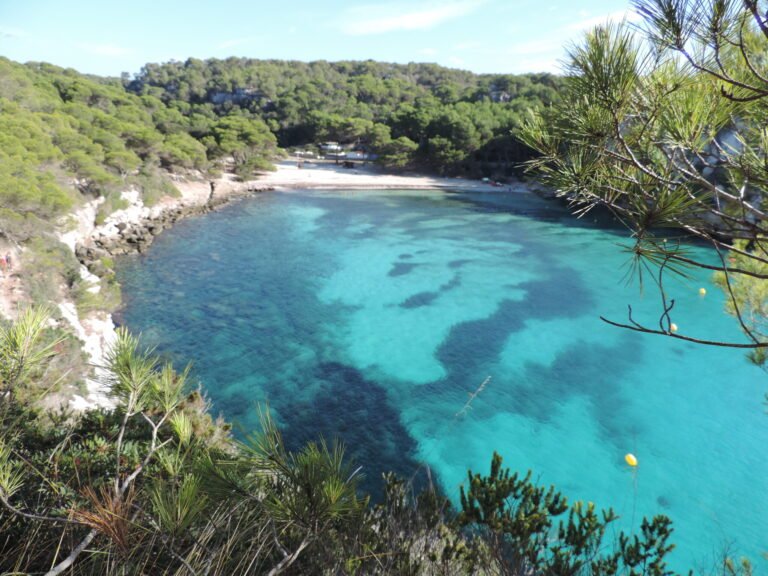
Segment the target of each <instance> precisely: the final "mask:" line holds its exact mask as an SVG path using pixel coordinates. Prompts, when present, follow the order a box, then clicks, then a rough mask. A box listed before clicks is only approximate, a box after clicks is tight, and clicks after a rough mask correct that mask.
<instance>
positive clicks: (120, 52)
mask: <svg viewBox="0 0 768 576" xmlns="http://www.w3.org/2000/svg"><path fill="white" fill-rule="evenodd" d="M77 47H78V48H80V49H81V50H83V51H85V52H87V53H88V54H92V55H94V56H112V57H119V56H128V55H129V54H133V50H131V49H130V48H124V47H123V46H118V45H117V44H91V43H86V42H80V43H78V44H77Z"/></svg>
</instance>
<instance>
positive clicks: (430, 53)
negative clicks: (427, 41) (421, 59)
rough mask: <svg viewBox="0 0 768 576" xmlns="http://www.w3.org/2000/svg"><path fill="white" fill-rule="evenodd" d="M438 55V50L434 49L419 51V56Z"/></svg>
mask: <svg viewBox="0 0 768 576" xmlns="http://www.w3.org/2000/svg"><path fill="white" fill-rule="evenodd" d="M438 53H439V50H437V49H435V48H422V49H421V50H419V54H423V55H424V56H436V55H437V54H438Z"/></svg>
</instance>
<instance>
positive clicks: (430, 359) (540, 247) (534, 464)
mask: <svg viewBox="0 0 768 576" xmlns="http://www.w3.org/2000/svg"><path fill="white" fill-rule="evenodd" d="M622 243H623V244H626V243H627V242H626V240H625V235H624V234H623V233H622V232H621V231H619V230H615V229H612V228H611V227H610V225H608V224H607V223H601V222H594V221H593V219H592V218H588V219H587V221H577V220H575V219H573V218H572V217H571V216H570V215H568V214H567V213H566V212H565V211H564V210H562V209H560V208H559V207H557V206H556V205H555V204H553V203H548V202H545V201H542V200H540V199H538V198H536V197H533V196H528V195H508V194H497V195H479V194H473V195H471V196H470V195H462V194H458V193H455V194H454V193H445V192H394V191H388V192H380V191H379V192H362V191H355V192H319V193H310V192H295V193H289V194H280V193H266V194H261V195H259V196H257V197H254V198H252V199H249V200H245V201H242V202H238V203H235V204H232V205H230V206H228V207H227V208H225V209H223V210H220V211H218V212H215V213H212V214H209V215H207V216H205V217H204V218H195V219H189V220H185V221H183V222H180V223H178V224H177V225H176V226H175V227H174V228H173V229H172V230H170V231H168V232H165V233H163V234H162V235H161V236H159V237H158V238H157V239H156V241H155V243H154V244H153V246H152V248H151V250H150V251H149V253H147V254H145V255H141V256H136V257H128V258H125V259H123V260H121V261H120V262H119V264H118V275H119V278H120V281H121V283H122V284H123V290H124V300H125V307H124V310H123V312H122V318H123V321H124V323H125V324H126V325H127V326H128V327H129V328H131V329H132V330H133V331H135V332H141V333H142V337H143V339H144V341H145V342H146V343H147V344H150V345H155V346H157V347H158V349H159V351H160V352H161V353H163V354H165V355H167V356H169V357H170V358H172V359H173V360H174V362H176V363H177V364H179V365H183V364H184V363H186V362H189V361H192V362H194V374H195V376H196V377H197V378H198V379H199V380H200V381H201V382H202V385H203V387H204V388H205V390H206V391H207V392H208V394H209V396H210V398H211V399H212V400H213V403H214V408H215V410H216V411H220V412H221V413H223V415H224V416H225V417H227V418H228V419H230V420H234V421H236V422H237V423H239V425H240V426H242V428H243V429H244V430H248V429H249V428H252V427H253V426H255V424H256V422H257V417H256V408H255V406H256V404H257V403H258V402H263V401H268V402H269V405H270V408H271V409H272V410H273V412H274V414H275V416H276V418H277V420H278V422H279V423H280V424H281V426H282V427H283V430H284V433H285V436H286V438H287V440H288V441H289V443H290V444H291V445H293V446H298V445H300V444H301V443H302V442H304V441H306V440H309V439H312V438H315V437H317V436H318V435H320V434H322V435H324V436H325V437H327V438H332V437H335V436H338V437H340V438H342V439H343V440H344V442H345V443H346V445H347V452H348V454H349V455H350V456H351V457H352V458H353V459H354V460H355V461H356V462H357V463H358V464H361V465H362V466H363V470H364V472H365V474H366V478H367V487H370V488H371V489H374V490H375V489H376V488H377V487H379V486H380V481H379V478H380V474H381V472H382V471H385V470H395V471H397V472H398V473H399V474H401V475H404V476H411V475H413V474H415V473H416V471H417V468H418V466H419V463H422V462H423V463H425V464H427V465H428V466H429V467H430V469H431V471H432V472H433V476H434V477H436V478H437V479H438V481H439V483H440V485H441V486H442V488H443V489H444V491H445V492H446V493H447V494H448V495H450V496H451V497H452V498H454V499H455V500H457V499H458V486H459V485H460V484H461V483H462V482H465V481H466V472H467V469H469V468H471V469H472V470H474V471H476V472H483V473H487V471H488V469H489V464H490V459H491V455H492V454H493V451H494V450H495V451H498V452H499V453H500V454H501V455H502V456H503V457H504V463H505V465H507V466H509V467H510V468H512V469H513V470H520V471H525V470H528V469H532V470H533V471H534V474H535V478H537V479H538V480H539V481H540V482H541V483H544V484H550V483H552V484H555V485H556V486H557V488H558V489H559V490H561V491H562V492H564V493H565V494H566V495H567V496H568V497H569V499H570V500H577V499H578V500H586V501H592V502H595V503H596V504H597V505H598V506H600V507H613V508H614V509H615V510H616V512H617V513H618V514H620V516H621V520H620V522H619V523H618V524H617V528H622V529H625V530H638V529H639V524H640V520H641V518H642V516H644V515H648V516H650V515H653V514H656V513H661V514H666V515H669V516H670V517H671V518H672V519H673V520H674V523H675V534H674V535H673V541H674V542H675V543H676V544H677V545H678V549H677V550H676V551H675V552H674V553H673V554H672V556H671V559H672V564H673V565H674V567H675V568H676V569H680V570H682V569H685V568H688V567H691V568H699V567H705V568H711V567H712V566H713V562H715V561H716V560H717V558H718V557H719V556H720V555H721V554H722V552H723V550H724V549H725V548H726V547H727V549H728V551H729V552H730V553H731V554H732V555H734V556H737V557H738V556H740V555H748V556H749V557H750V558H751V559H752V560H753V561H754V562H755V563H756V565H757V567H758V572H760V571H761V569H765V568H766V562H765V561H764V560H761V559H760V557H759V555H760V553H761V552H763V551H764V550H766V549H768V541H766V538H765V534H768V518H767V517H766V515H765V513H764V511H765V510H766V509H768V493H767V492H766V490H765V487H764V482H765V478H766V477H768V459H766V458H765V457H764V452H765V449H766V446H767V445H768V417H767V416H766V415H765V409H764V405H763V394H764V392H765V389H766V378H765V375H764V373H763V372H762V371H761V370H759V369H757V368H755V367H754V366H752V365H750V364H749V363H748V362H747V361H746V360H745V359H744V356H743V355H742V353H741V352H739V351H734V350H729V349H720V348H712V347H703V346H696V345H691V344H687V343H685V342H682V341H678V340H672V339H669V338H663V337H659V336H651V335H640V334H636V333H632V332H629V331H626V330H621V329H617V328H613V327H611V326H608V325H606V324H604V323H603V322H601V321H600V320H599V316H600V315H603V316H607V317H610V318H613V319H617V320H621V321H624V320H626V314H627V304H632V307H633V310H634V314H635V318H636V319H639V320H642V321H644V322H645V323H647V324H648V325H658V312H659V297H658V294H657V292H656V291H655V290H654V289H653V287H652V286H651V285H650V284H648V285H647V286H646V289H645V293H641V291H640V290H639V288H638V285H637V283H631V284H629V285H628V284H627V283H626V282H625V278H624V276H625V273H626V271H627V268H626V265H627V264H628V255H627V254H626V252H624V251H623V250H622V248H621V247H620V246H619V244H622ZM699 252H700V255H701V257H703V258H707V257H708V255H707V253H706V251H705V250H704V249H699ZM690 274H691V275H692V278H691V279H687V280H683V279H673V278H668V279H667V281H666V283H665V286H666V288H667V292H668V294H669V295H670V297H672V298H675V300H676V305H675V308H674V313H673V321H674V322H676V323H677V324H678V326H679V327H680V331H681V333H685V334H688V335H691V336H697V337H701V338H711V339H723V340H729V339H731V340H741V339H742V337H741V335H740V332H739V330H738V326H737V323H736V321H735V320H734V319H733V318H731V317H728V316H727V315H725V314H724V313H723V311H722V310H723V296H722V294H721V293H720V291H719V290H718V289H717V288H716V287H714V286H712V285H711V282H710V275H709V274H708V273H707V272H704V271H698V270H693V271H691V272H690ZM647 280H650V279H647ZM700 287H705V288H706V289H707V295H706V296H705V297H701V296H700V295H699V288H700ZM484 381H485V385H484V387H483V388H482V389H481V390H480V391H479V392H478V393H477V394H476V396H474V398H472V399H471V401H470V396H469V394H470V393H472V392H475V391H477V390H478V388H479V387H480V385H481V383H483V382H484ZM627 452H632V453H634V454H635V455H636V456H637V458H638V460H639V462H640V463H639V466H638V467H637V469H636V470H635V471H632V470H630V469H628V467H627V465H626V464H625V463H624V460H623V457H624V454H625V453H627Z"/></svg>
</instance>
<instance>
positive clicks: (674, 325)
mask: <svg viewBox="0 0 768 576" xmlns="http://www.w3.org/2000/svg"><path fill="white" fill-rule="evenodd" d="M669 331H670V332H677V324H675V323H674V322H672V324H670V325H669Z"/></svg>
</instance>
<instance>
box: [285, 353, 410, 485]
mask: <svg viewBox="0 0 768 576" xmlns="http://www.w3.org/2000/svg"><path fill="white" fill-rule="evenodd" d="M312 377H313V378H314V379H315V380H316V381H319V382H320V389H321V390H320V392H318V393H317V395H316V396H315V398H313V399H312V400H311V401H308V402H296V403H292V404H291V405H290V406H287V407H286V408H285V409H284V410H281V411H280V420H281V422H283V423H284V426H285V430H284V431H285V436H286V438H287V439H288V444H289V446H290V447H291V448H293V449H298V448H300V447H301V446H302V445H304V444H305V443H307V442H310V441H312V440H317V438H318V437H323V438H325V439H326V440H328V441H330V440H332V439H334V438H338V439H340V440H341V441H343V442H344V444H345V447H346V454H347V457H348V458H349V459H350V460H351V461H352V462H354V463H356V464H359V465H362V466H363V470H362V472H363V474H364V478H363V481H362V483H361V486H362V488H363V489H364V490H365V491H366V492H368V493H369V494H371V495H372V496H373V498H374V500H378V499H379V498H380V497H381V496H382V495H383V494H382V480H381V473H382V472H383V471H392V472H395V473H396V474H397V475H399V476H401V477H403V478H410V477H411V476H412V475H413V474H414V473H415V472H416V471H417V470H418V468H419V464H418V462H417V461H416V460H415V459H414V453H415V450H416V442H415V441H414V439H413V438H412V437H411V436H410V434H409V433H408V431H407V430H406V429H405V427H404V426H403V425H402V424H401V422H400V414H399V412H398V411H397V409H395V408H393V407H392V406H391V404H390V401H389V399H388V398H387V393H386V391H385V389H384V388H383V387H382V386H380V385H379V384H378V383H377V382H374V381H372V380H370V379H368V378H366V377H365V376H364V375H363V374H362V372H360V371H359V370H357V369H356V368H354V367H352V366H349V365H346V364H341V363H338V362H324V363H321V364H318V365H317V366H316V367H315V369H314V373H313V375H312ZM308 423H311V425H308Z"/></svg>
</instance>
